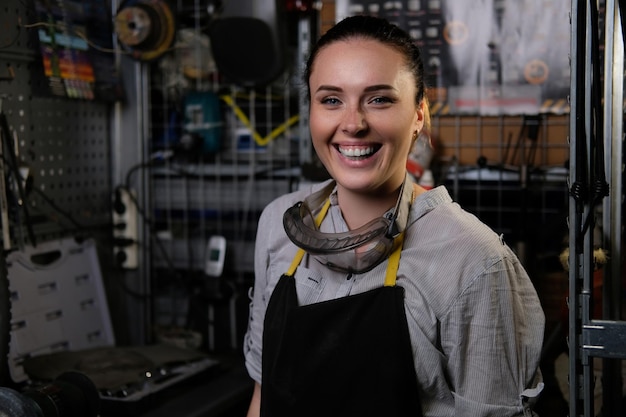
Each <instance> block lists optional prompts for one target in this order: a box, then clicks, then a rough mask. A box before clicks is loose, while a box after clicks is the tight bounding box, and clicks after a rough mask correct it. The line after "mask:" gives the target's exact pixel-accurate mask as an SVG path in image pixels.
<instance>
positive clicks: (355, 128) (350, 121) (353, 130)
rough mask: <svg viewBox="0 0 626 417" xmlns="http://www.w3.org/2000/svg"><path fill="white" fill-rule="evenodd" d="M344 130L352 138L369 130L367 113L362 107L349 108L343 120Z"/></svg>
mask: <svg viewBox="0 0 626 417" xmlns="http://www.w3.org/2000/svg"><path fill="white" fill-rule="evenodd" d="M342 130H343V131H344V132H345V133H346V134H348V135H352V136H354V135H358V134H360V133H362V132H364V131H365V130H367V121H366V119H365V113H364V112H363V109H361V108H360V106H349V107H347V108H346V110H345V113H344V115H343V120H342Z"/></svg>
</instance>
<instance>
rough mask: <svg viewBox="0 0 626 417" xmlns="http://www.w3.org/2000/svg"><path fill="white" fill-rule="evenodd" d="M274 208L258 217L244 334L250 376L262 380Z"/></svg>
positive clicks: (245, 356) (245, 354)
mask: <svg viewBox="0 0 626 417" xmlns="http://www.w3.org/2000/svg"><path fill="white" fill-rule="evenodd" d="M270 224H274V223H273V222H272V219H271V210H268V209H265V210H264V211H263V213H261V217H260V218H259V223H258V228H257V236H256V242H255V248H254V275H255V276H254V287H253V288H251V289H250V294H249V295H250V311H249V317H248V328H247V331H246V334H245V336H244V341H243V349H244V358H245V364H246V368H247V370H248V374H249V375H250V377H251V378H252V379H253V380H255V381H256V382H258V383H259V384H260V383H261V374H262V373H261V365H262V350H263V320H264V318H265V310H266V308H267V302H268V300H267V298H268V296H267V287H268V285H269V276H268V275H269V271H270V267H269V266H270V262H269V246H268V242H269V241H270V240H271V238H270V235H271V232H272V229H271V227H269V225H270Z"/></svg>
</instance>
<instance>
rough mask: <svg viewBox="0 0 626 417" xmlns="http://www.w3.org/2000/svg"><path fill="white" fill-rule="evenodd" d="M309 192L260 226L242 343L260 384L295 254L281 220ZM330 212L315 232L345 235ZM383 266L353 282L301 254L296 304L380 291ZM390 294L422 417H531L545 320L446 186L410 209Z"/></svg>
mask: <svg viewBox="0 0 626 417" xmlns="http://www.w3.org/2000/svg"><path fill="white" fill-rule="evenodd" d="M319 188H320V186H319V185H318V186H314V190H317V189H319ZM312 191H313V190H312V189H307V190H300V191H296V192H294V193H291V194H287V195H285V196H281V197H279V198H278V199H276V200H275V201H274V202H272V203H270V204H269V205H268V206H267V207H266V209H265V210H264V211H263V213H262V215H261V217H260V220H259V226H258V231H257V239H256V247H255V284H254V290H253V291H252V294H251V299H252V302H251V304H250V317H249V324H248V330H247V332H246V335H245V340H244V354H245V361H246V367H247V369H248V372H249V374H250V376H251V377H252V378H253V379H254V380H255V381H257V382H259V383H261V380H262V372H261V355H262V335H263V318H264V315H265V309H266V307H267V303H268V301H269V298H270V296H271V294H272V291H273V289H274V287H275V285H276V283H277V282H278V279H279V278H280V276H281V275H282V274H283V273H285V271H287V269H288V268H289V265H290V263H291V261H292V259H293V257H294V255H295V253H296V251H297V247H296V246H295V245H294V244H293V243H291V241H290V240H289V238H288V237H287V236H286V234H285V232H284V230H283V226H282V216H283V213H284V212H285V210H287V208H289V207H291V206H292V205H293V204H295V203H296V202H298V201H302V200H303V199H304V198H305V197H306V196H307V195H308V194H310V193H311V192H312ZM331 197H332V196H331ZM331 203H332V204H331V208H330V211H329V214H328V215H327V216H326V218H325V219H324V222H323V223H322V226H321V229H322V230H324V231H337V232H342V231H346V230H347V225H346V224H345V221H343V218H342V216H341V212H340V209H339V207H338V206H337V204H336V198H331ZM386 267H387V262H386V261H385V262H383V263H381V264H380V265H378V266H376V267H375V268H374V269H373V270H371V271H369V272H367V273H364V274H357V275H350V274H346V273H341V272H335V271H332V270H329V269H328V268H326V267H324V266H323V265H321V264H320V263H318V262H317V261H316V260H314V259H312V258H309V257H308V256H307V255H305V257H304V259H303V260H302V262H301V263H300V266H299V267H298V269H297V271H296V273H295V280H296V289H297V294H298V299H299V302H300V304H301V305H305V304H310V303H316V302H320V301H325V300H331V299H335V298H339V297H345V296H348V295H352V294H358V293H362V292H364V291H368V290H371V289H373V288H377V287H380V286H382V285H383V282H384V278H385V271H386ZM396 285H399V286H402V287H403V288H404V289H405V308H406V315H407V320H408V325H409V333H410V336H411V342H412V346H413V356H414V364H415V370H416V374H417V378H418V387H419V392H417V393H416V395H418V396H419V399H420V402H421V404H422V408H423V413H424V416H455V417H463V416H468V417H470V416H471V417H480V416H502V417H505V416H530V415H532V412H531V411H530V408H529V401H528V399H532V398H534V397H536V396H537V395H538V394H539V392H540V391H541V388H542V387H543V383H542V382H541V374H540V372H539V370H538V365H539V359H540V353H541V347H542V342H543V331H544V321H545V320H544V314H543V310H542V308H541V305H540V303H539V299H538V297H537V293H536V291H535V288H534V286H533V284H532V282H531V280H530V279H529V277H528V275H527V273H526V271H525V270H524V269H523V267H522V265H521V264H520V262H519V260H518V259H517V257H516V256H515V254H514V253H513V252H512V251H511V249H510V248H509V247H508V246H507V245H506V244H505V243H504V242H503V239H502V237H501V236H498V235H497V234H496V233H495V232H494V231H493V230H491V229H490V228H489V227H487V226H486V225H485V224H484V223H482V222H481V221H480V220H478V219H477V218H476V217H475V216H474V215H472V214H470V213H468V212H466V211H464V210H463V209H462V208H461V207H460V206H459V205H458V204H456V203H454V202H453V201H452V199H451V198H450V195H449V193H448V191H447V190H446V189H445V187H443V186H440V187H437V188H435V189H433V190H430V191H428V192H426V193H422V194H421V195H419V196H418V197H417V198H416V200H415V201H414V203H413V205H412V207H411V211H410V214H409V221H408V226H407V229H406V233H405V238H404V246H403V249H402V254H401V259H400V267H399V270H398V276H397V284H396ZM372 360H373V361H374V360H376V358H372ZM364 366H366V364H364ZM365 400H366V399H364V401H365ZM320 401H323V399H320Z"/></svg>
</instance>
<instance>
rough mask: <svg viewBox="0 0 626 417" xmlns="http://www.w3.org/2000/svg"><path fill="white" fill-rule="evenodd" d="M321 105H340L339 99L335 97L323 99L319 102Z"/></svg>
mask: <svg viewBox="0 0 626 417" xmlns="http://www.w3.org/2000/svg"><path fill="white" fill-rule="evenodd" d="M321 102H322V104H329V105H331V106H334V105H337V104H339V103H340V101H339V99H338V98H336V97H325V98H323V99H322V100H321Z"/></svg>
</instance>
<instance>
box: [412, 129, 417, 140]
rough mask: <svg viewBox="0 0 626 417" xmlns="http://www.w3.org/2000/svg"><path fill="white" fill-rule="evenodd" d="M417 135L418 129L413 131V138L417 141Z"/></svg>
mask: <svg viewBox="0 0 626 417" xmlns="http://www.w3.org/2000/svg"><path fill="white" fill-rule="evenodd" d="M417 135H418V133H417V130H415V131H414V132H413V140H414V141H415V140H417Z"/></svg>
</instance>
